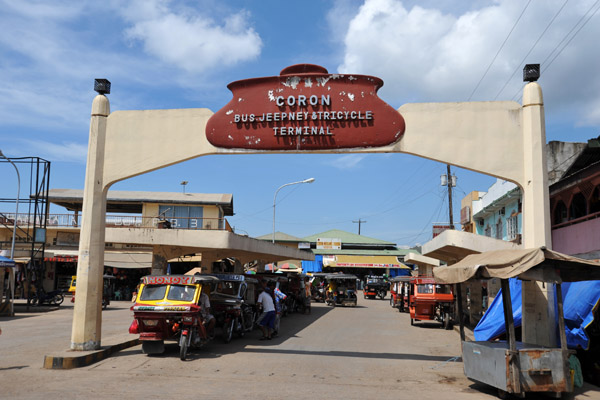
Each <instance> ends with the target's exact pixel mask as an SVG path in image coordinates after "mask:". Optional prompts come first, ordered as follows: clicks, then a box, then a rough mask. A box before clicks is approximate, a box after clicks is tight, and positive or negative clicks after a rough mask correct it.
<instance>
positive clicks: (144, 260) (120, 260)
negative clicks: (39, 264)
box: [44, 250, 152, 268]
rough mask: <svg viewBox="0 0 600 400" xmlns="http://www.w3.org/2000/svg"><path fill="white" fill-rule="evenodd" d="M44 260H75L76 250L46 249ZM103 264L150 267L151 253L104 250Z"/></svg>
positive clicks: (119, 266)
mask: <svg viewBox="0 0 600 400" xmlns="http://www.w3.org/2000/svg"><path fill="white" fill-rule="evenodd" d="M45 253H46V257H45V258H44V259H45V260H46V261H58V262H77V256H78V251H77V250H51V251H46V252H45ZM104 266H105V267H113V268H151V267H152V253H150V252H133V251H122V252H116V251H106V252H104Z"/></svg>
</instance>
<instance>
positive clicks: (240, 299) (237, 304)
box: [211, 274, 258, 343]
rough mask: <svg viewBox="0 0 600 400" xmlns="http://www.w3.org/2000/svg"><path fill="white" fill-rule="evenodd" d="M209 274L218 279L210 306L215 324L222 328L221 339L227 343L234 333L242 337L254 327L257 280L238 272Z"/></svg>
mask: <svg viewBox="0 0 600 400" xmlns="http://www.w3.org/2000/svg"><path fill="white" fill-rule="evenodd" d="M211 275H212V276H215V277H216V278H218V279H219V283H217V285H216V288H215V290H214V291H213V292H212V294H211V308H212V310H213V314H214V315H215V318H216V319H217V325H218V326H221V327H222V328H223V341H224V342H225V343H229V342H230V341H231V339H232V337H233V334H234V333H236V334H237V335H238V336H240V337H242V336H244V334H245V333H246V332H250V331H251V330H252V329H253V328H254V321H255V316H256V312H255V310H254V305H255V293H254V289H255V287H256V285H257V284H258V280H256V279H254V278H249V277H246V276H244V275H238V274H211Z"/></svg>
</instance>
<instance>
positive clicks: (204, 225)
mask: <svg viewBox="0 0 600 400" xmlns="http://www.w3.org/2000/svg"><path fill="white" fill-rule="evenodd" d="M14 218H15V214H14V213H0V226H3V225H4V226H6V227H9V228H10V227H12V226H13V223H14ZM41 221H42V217H41V216H38V217H37V225H38V226H39V225H42V223H41ZM33 222H34V220H33V216H32V215H29V214H18V216H17V226H20V227H25V226H28V225H33ZM46 222H47V226H48V227H49V228H50V227H56V228H66V227H68V228H81V216H80V215H78V216H76V215H73V214H49V215H48V219H47V221H46ZM106 227H107V228H154V229H188V230H228V231H230V232H231V231H232V229H231V226H230V225H229V223H228V222H227V220H226V219H225V218H167V219H160V218H158V217H142V216H132V215H107V216H106Z"/></svg>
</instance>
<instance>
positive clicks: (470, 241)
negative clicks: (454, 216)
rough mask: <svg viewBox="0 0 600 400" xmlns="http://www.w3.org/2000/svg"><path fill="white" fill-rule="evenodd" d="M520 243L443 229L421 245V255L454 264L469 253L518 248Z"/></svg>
mask: <svg viewBox="0 0 600 400" xmlns="http://www.w3.org/2000/svg"><path fill="white" fill-rule="evenodd" d="M520 248H521V245H518V244H516V243H512V242H507V241H504V240H499V239H493V238H490V237H487V236H482V235H476V234H474V233H470V232H463V231H456V230H451V229H448V230H445V231H444V232H442V233H441V234H439V235H438V236H436V237H435V238H433V239H432V240H430V241H429V242H427V243H425V244H424V245H423V247H422V249H421V250H422V252H423V255H425V256H427V257H431V258H436V259H438V260H441V261H444V262H446V263H448V264H454V263H456V262H458V261H460V260H462V259H463V258H465V257H466V256H468V255H469V254H476V253H483V252H484V251H491V250H514V249H520Z"/></svg>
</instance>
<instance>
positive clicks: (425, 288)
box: [417, 283, 433, 294]
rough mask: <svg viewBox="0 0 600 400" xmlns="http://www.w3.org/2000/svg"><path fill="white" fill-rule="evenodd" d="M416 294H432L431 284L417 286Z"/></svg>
mask: <svg viewBox="0 0 600 400" xmlns="http://www.w3.org/2000/svg"><path fill="white" fill-rule="evenodd" d="M417 293H423V294H433V284H431V283H422V284H419V285H417Z"/></svg>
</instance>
